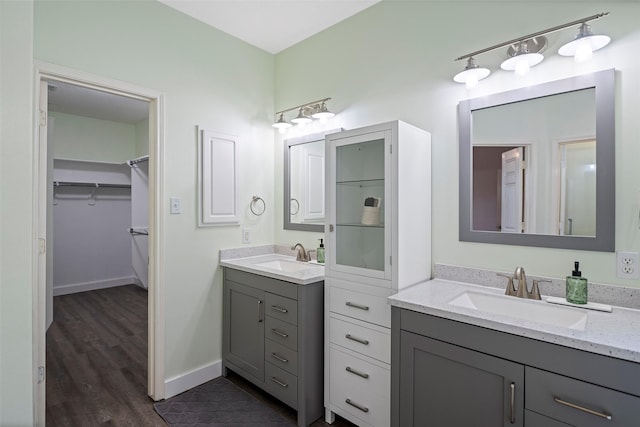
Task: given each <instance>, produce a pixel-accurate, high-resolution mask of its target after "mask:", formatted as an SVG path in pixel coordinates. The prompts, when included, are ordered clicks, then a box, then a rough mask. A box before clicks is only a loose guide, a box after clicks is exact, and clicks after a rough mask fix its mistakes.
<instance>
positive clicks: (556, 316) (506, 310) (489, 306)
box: [449, 291, 587, 331]
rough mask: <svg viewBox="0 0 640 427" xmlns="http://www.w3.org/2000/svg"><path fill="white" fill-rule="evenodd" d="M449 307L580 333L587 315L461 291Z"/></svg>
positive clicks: (562, 308)
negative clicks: (513, 318)
mask: <svg viewBox="0 0 640 427" xmlns="http://www.w3.org/2000/svg"><path fill="white" fill-rule="evenodd" d="M449 304H450V305H454V306H457V307H463V308H470V309H474V310H478V311H484V312H487V313H493V314H498V315H503V316H509V317H515V318H517V319H522V320H529V321H533V322H539V323H545V324H548V325H554V326H560V327H564V328H569V329H577V330H581V331H583V330H584V328H585V326H586V323H587V313H586V312H584V311H582V310H580V309H575V308H568V307H567V308H565V307H558V306H555V305H549V304H547V303H545V302H542V301H532V300H523V299H520V298H516V297H512V296H504V295H495V294H488V293H482V292H473V291H465V292H463V293H462V294H460V295H458V296H457V297H455V298H453V299H452V300H451V301H449Z"/></svg>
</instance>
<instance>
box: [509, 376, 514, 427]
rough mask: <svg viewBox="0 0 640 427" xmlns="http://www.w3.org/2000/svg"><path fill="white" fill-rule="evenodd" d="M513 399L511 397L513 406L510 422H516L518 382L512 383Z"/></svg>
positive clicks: (510, 403)
mask: <svg viewBox="0 0 640 427" xmlns="http://www.w3.org/2000/svg"><path fill="white" fill-rule="evenodd" d="M510 387H511V399H509V405H510V406H511V416H510V418H509V422H510V423H511V424H515V423H516V383H511V386H510Z"/></svg>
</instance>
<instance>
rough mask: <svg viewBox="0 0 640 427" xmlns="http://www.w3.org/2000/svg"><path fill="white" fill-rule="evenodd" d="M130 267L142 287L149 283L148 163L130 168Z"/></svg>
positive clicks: (137, 164)
mask: <svg viewBox="0 0 640 427" xmlns="http://www.w3.org/2000/svg"><path fill="white" fill-rule="evenodd" d="M131 227H132V229H133V230H132V232H131V242H132V243H131V245H132V247H131V265H132V267H133V271H134V273H135V275H136V276H137V277H138V279H140V283H141V284H142V286H143V287H144V288H145V289H147V288H148V283H149V282H148V281H149V236H148V235H145V234H142V233H144V232H147V233H148V231H149V162H148V161H143V162H140V163H135V164H134V165H132V167H131Z"/></svg>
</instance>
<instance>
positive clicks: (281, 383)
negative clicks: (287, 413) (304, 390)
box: [271, 377, 289, 388]
mask: <svg viewBox="0 0 640 427" xmlns="http://www.w3.org/2000/svg"><path fill="white" fill-rule="evenodd" d="M271 381H273V382H274V383H276V384H278V385H279V386H280V387H282V388H287V387H289V384H287V383H285V382H282V381H281V380H279V379H278V378H276V377H271Z"/></svg>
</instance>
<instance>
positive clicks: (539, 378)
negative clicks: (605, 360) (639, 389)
mask: <svg viewBox="0 0 640 427" xmlns="http://www.w3.org/2000/svg"><path fill="white" fill-rule="evenodd" d="M593 368H594V369H597V368H596V367H593ZM525 387H526V392H525V399H526V401H525V406H526V408H527V409H529V410H531V411H534V412H537V413H539V414H543V415H546V416H548V417H551V418H554V419H556V420H559V421H562V422H565V423H568V424H571V425H576V426H585V427H589V426H610V427H613V426H631V425H637V423H638V420H640V398H638V397H635V396H631V395H629V394H626V393H621V392H619V391H614V390H611V389H608V388H605V387H600V386H597V385H594V384H590V383H586V382H583V381H578V380H575V379H572V378H568V377H564V376H562V375H558V374H553V373H550V372H547V371H542V370H539V369H535V368H531V367H527V368H526V385H525ZM572 405H573V406H572ZM589 411H591V412H589ZM607 416H610V417H611V419H607V418H606V417H607Z"/></svg>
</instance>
